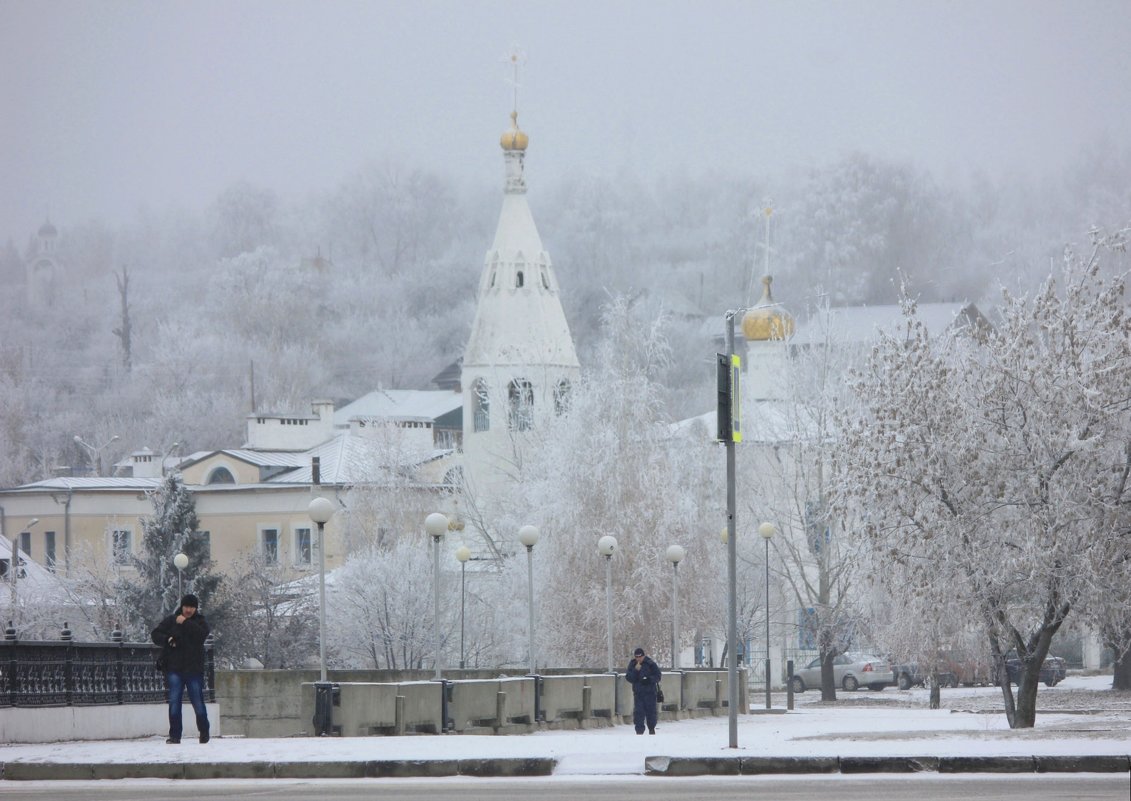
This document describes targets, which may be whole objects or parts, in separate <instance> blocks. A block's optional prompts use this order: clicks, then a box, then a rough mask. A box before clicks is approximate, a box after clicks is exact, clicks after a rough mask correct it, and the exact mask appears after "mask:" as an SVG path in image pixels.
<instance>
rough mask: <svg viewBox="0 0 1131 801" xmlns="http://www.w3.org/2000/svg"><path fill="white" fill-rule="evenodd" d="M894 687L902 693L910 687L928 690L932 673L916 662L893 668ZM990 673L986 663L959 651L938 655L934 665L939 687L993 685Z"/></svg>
mask: <svg viewBox="0 0 1131 801" xmlns="http://www.w3.org/2000/svg"><path fill="white" fill-rule="evenodd" d="M892 670H893V671H894V672H895V682H896V686H898V687H899V689H901V690H909V689H911V688H912V687H930V686H931V670H930V667H929V666H928V665H920V664H919V663H918V662H901V663H896V664H894V665H893V667H892ZM992 677H993V670H992V669H991V668H990V666H989V664H988V663H987V662H984V661H982V660H978V659H975V658H973V657H970V656H967V655H966V654H964V653H962V652H960V651H939V653H938V657H937V661H936V663H935V678H936V679H937V680H938V683H939V686H940V687H957V686H958V685H960V684H961V685H962V686H963V687H973V686H975V685H983V684H992V683H993V682H992Z"/></svg>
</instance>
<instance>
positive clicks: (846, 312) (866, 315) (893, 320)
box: [789, 303, 977, 345]
mask: <svg viewBox="0 0 1131 801" xmlns="http://www.w3.org/2000/svg"><path fill="white" fill-rule="evenodd" d="M968 310H969V311H968ZM916 313H917V316H918V318H919V320H920V321H922V323H923V324H924V325H926V327H927V332H928V333H929V334H931V336H937V335H938V334H941V333H942V332H943V331H945V330H946V329H947V328H949V327H950V326H951V325H953V324H954V323H955V322H956V321H958V322H960V323H961V324H966V323H967V322H968V320H967V319H964V318H963V315H964V313H966V314H969V313H977V311H976V309H974V308H973V307H972V306H971V304H968V303H920V304H918V307H917V309H916ZM902 321H903V311H902V309H901V308H900V307H899V305H898V304H890V305H885V306H837V307H833V308H830V309H828V311H827V312H826V311H818V312H815V313H813V314H810V315H809V316H808V317H807V318H805V320H804V321H799V322H798V326H797V333H796V334H794V336H793V338H792V339H790V341H789V342H790V344H791V345H818V344H821V343H823V342H825V341H826V339H827V340H829V341H831V342H833V343H835V344H844V343H852V342H857V343H858V342H869V341H871V340H873V339H875V337H876V335H877V334H878V333H879V332H880V331H888V332H891V331H894V330H895V328H896V327H897V326H898V325H899V324H900V323H901V322H902Z"/></svg>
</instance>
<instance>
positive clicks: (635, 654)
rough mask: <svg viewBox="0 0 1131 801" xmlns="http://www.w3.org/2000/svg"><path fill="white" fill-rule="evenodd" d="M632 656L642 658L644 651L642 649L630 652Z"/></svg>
mask: <svg viewBox="0 0 1131 801" xmlns="http://www.w3.org/2000/svg"><path fill="white" fill-rule="evenodd" d="M632 655H633V656H644V649H643V648H637V649H636V650H635V651H633V652H632Z"/></svg>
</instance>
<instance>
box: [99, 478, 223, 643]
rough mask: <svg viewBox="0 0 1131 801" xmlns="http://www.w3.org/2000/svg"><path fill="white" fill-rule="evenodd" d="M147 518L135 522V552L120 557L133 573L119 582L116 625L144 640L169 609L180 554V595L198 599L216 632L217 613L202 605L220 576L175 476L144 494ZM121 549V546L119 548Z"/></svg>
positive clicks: (172, 603) (190, 501) (189, 495)
mask: <svg viewBox="0 0 1131 801" xmlns="http://www.w3.org/2000/svg"><path fill="white" fill-rule="evenodd" d="M149 500H150V502H151V503H152V504H153V516H152V517H143V518H141V521H140V522H141V529H142V538H141V548H140V549H137V550H131V551H130V552H129V553H128V554H126V553H124V552H123V554H122V558H125V559H128V561H129V564H131V565H133V567H134V569H135V571H136V574H135V576H132V577H128V578H127V577H124V576H123V577H122V578H120V580H119V589H120V595H121V598H122V600H123V603H124V609H123V613H124V614H123V617H122V619H121V620H120V621H119V622H120V623H121V625H122V631H123V632H126V633H127V634H128V635H129V636H130V637H138V638H140V640H141V641H145V640H148V639H149V631H150V629H151V628H152V627H153V626H155V625H157V623H158V622H159V621H160V620H161V619H162V618H163V617H164V616H165V615H167V614H169V613H170V612H171V611H173V610H174V609H175V608H176V606H177V602H178V601H179V600H180V598H179V596H178V586H177V578H178V576H177V569H176V568H175V567H174V566H173V557H174V556H176V555H177V554H178V553H183V554H185V556H187V557H188V559H189V563H188V567H187V568H186V570H185V571H184V575H183V579H184V581H183V588H182V589H183V591H184V592H192V593H195V594H196V595H197V596H199V597H200V602H201V606H202V611H203V612H205V613H206V614H207V615H208V620H209V623H210V624H211V626H212V628H213V629H214V630H217V631H218V630H219V629H221V628H222V626H221V625H219V624H220V623H221V619H222V616H223V615H222V610H221V609H211V608H209V607H208V602H209V599H210V598H211V597H212V596H213V594H214V593H215V591H216V588H217V587H218V586H219V584H220V581H221V577H220V576H219V575H218V574H216V573H213V572H212V570H211V568H210V565H209V562H208V553H207V546H206V544H205V542H204V540H203V539H202V538H201V537H199V536H198V534H199V530H198V525H199V522H198V520H197V516H196V502H195V501H194V500H193V497H192V493H191V492H190V491H189V490H188V488H186V487H185V485H184V482H183V481H182V480H181V477H180V475H179V474H178V473H171V474H169V475H168V476H166V477H165V478H164V479H163V480H162V481H161V483H160V484H159V485H158V486H157V488H156V489H154V490H152V491H151V492H150V493H149ZM123 545H124V544H123Z"/></svg>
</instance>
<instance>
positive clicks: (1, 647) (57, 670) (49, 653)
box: [0, 629, 216, 708]
mask: <svg viewBox="0 0 1131 801" xmlns="http://www.w3.org/2000/svg"><path fill="white" fill-rule="evenodd" d="M9 631H11V629H9ZM158 650H159V649H158V648H157V646H155V645H153V644H151V643H138V642H121V641H116V642H109V643H105V642H72V641H69V640H56V641H21V640H16V639H7V638H5V639H3V640H0V708H6V707H44V706H99V705H111V704H157V703H165V702H166V692H165V674H164V673H162V672H160V671H158V670H157V666H156V658H157V654H158ZM215 679H216V668H215V661H214V659H213V654H212V648H211V646H210V645H208V646H206V648H205V665H204V699H205V701H208V702H212V701H215V700H216V698H215V690H214V687H215Z"/></svg>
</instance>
